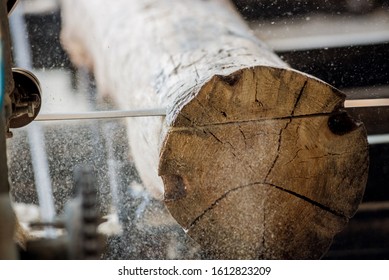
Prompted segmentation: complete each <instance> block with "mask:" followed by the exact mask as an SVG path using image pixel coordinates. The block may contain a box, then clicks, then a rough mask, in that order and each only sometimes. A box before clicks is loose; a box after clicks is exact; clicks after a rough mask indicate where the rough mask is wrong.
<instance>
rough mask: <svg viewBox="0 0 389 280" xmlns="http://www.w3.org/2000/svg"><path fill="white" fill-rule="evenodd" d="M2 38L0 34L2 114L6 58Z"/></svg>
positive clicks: (0, 110)
mask: <svg viewBox="0 0 389 280" xmlns="http://www.w3.org/2000/svg"><path fill="white" fill-rule="evenodd" d="M1 39H2V37H1V34H0V112H2V111H3V104H4V91H5V87H4V84H5V82H4V79H5V77H4V58H3V41H1Z"/></svg>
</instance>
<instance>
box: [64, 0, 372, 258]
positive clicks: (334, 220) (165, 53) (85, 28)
mask: <svg viewBox="0 0 389 280" xmlns="http://www.w3.org/2000/svg"><path fill="white" fill-rule="evenodd" d="M62 41H63V44H64V46H65V48H66V49H67V50H68V52H69V53H70V56H71V58H72V60H73V62H74V63H75V64H76V65H79V66H88V67H90V69H91V70H92V71H93V72H94V73H95V77H96V80H97V84H98V89H99V91H100V93H101V94H109V95H110V96H112V97H113V99H114V100H115V101H116V103H117V105H118V107H119V108H120V109H129V108H154V107H167V108H168V110H167V115H166V117H164V118H162V117H161V118H143V119H140V118H137V119H135V118H133V119H129V120H128V124H129V126H128V133H129V141H130V146H131V150H132V155H133V157H134V160H135V164H136V166H137V168H138V171H139V173H140V175H141V178H142V180H143V183H144V185H145V186H146V187H147V188H148V189H149V191H150V193H152V194H153V195H154V196H155V197H159V198H162V195H163V197H164V200H165V204H166V206H167V208H168V209H169V211H170V213H171V214H172V216H173V217H174V218H175V219H176V220H177V222H178V223H179V224H180V225H181V226H182V227H183V228H184V229H185V230H186V231H187V233H188V234H189V235H190V236H191V237H192V238H193V239H194V240H196V241H197V242H198V243H199V244H200V245H201V246H202V248H203V250H204V251H205V252H206V254H207V257H208V258H223V259H237V258H243V259H247V258H250V259H256V258H260V259H311V258H320V257H321V256H322V255H323V253H325V252H326V250H327V249H328V247H329V245H330V244H331V241H332V238H333V236H334V235H335V234H336V233H337V232H339V231H341V230H342V229H343V228H344V226H345V225H346V223H347V221H348V219H349V218H350V217H352V216H353V215H354V213H355V211H356V209H357V207H358V205H359V203H360V201H361V198H362V196H363V192H364V187H365V184H366V180H367V170H368V146H367V139H366V132H365V129H364V127H363V125H362V124H361V123H358V122H355V121H354V120H352V119H351V118H350V117H349V116H348V115H347V113H346V112H344V110H343V102H344V99H345V96H344V95H343V94H342V93H341V92H339V91H338V90H336V89H335V88H333V87H331V86H330V85H328V84H326V83H324V82H322V81H319V80H318V79H316V78H314V77H311V76H309V75H306V74H304V73H300V72H297V71H295V70H293V69H290V68H289V67H288V65H286V64H285V63H284V62H283V61H282V60H281V59H280V58H278V57H277V56H276V55H275V54H274V53H273V52H271V50H269V49H268V48H267V47H266V45H265V44H263V43H262V42H260V41H259V40H258V39H257V38H255V37H254V36H253V34H252V32H251V31H250V30H249V29H248V27H247V26H246V24H245V22H244V21H243V20H242V19H241V18H240V16H239V15H238V13H237V12H236V11H235V10H234V9H233V7H232V5H231V4H230V2H228V1H227V0H209V1H189V0H170V1H167V0H142V1H140V0H137V1H127V0H118V1H115V2H114V3H113V2H110V3H107V2H106V1H103V0H95V1H94V3H93V5H91V4H90V1H88V0H64V1H63V30H62ZM158 175H160V176H161V177H162V179H163V184H162V180H161V179H160V177H158Z"/></svg>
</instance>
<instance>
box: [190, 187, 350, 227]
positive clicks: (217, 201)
mask: <svg viewBox="0 0 389 280" xmlns="http://www.w3.org/2000/svg"><path fill="white" fill-rule="evenodd" d="M255 185H267V186H270V187H274V188H276V189H277V190H280V191H282V192H285V193H288V194H290V195H292V196H294V197H297V198H299V199H301V200H303V201H305V202H307V203H309V204H311V205H313V206H316V207H318V208H320V209H322V210H324V211H326V212H329V213H331V214H333V215H334V216H337V217H339V218H342V219H346V220H348V219H349V218H350V217H347V216H346V215H345V214H344V213H341V212H338V211H336V210H334V209H332V208H330V207H328V206H326V205H323V204H321V203H319V202H317V201H315V200H313V199H310V198H309V197H306V196H304V195H301V194H299V193H296V192H294V191H291V190H288V189H285V188H283V187H280V186H277V185H275V184H272V183H269V182H266V180H265V181H264V182H254V183H250V184H247V185H243V186H239V187H236V188H234V189H231V190H229V191H227V192H225V193H224V194H223V195H221V196H220V197H219V198H218V199H216V200H215V201H214V202H213V203H212V204H211V205H210V206H209V207H208V208H207V209H205V210H204V211H203V212H202V213H201V214H200V215H198V216H197V217H196V218H195V219H194V220H193V221H192V222H191V223H190V225H189V226H188V228H187V230H190V229H191V228H193V227H194V226H195V225H196V224H197V223H198V222H199V221H200V220H201V219H202V217H204V215H205V214H206V213H208V212H209V211H211V210H212V209H213V208H214V207H215V206H217V205H218V203H219V202H220V201H222V200H223V199H224V198H226V197H227V196H228V195H230V194H231V193H233V192H237V191H239V190H241V189H243V188H247V187H252V186H255Z"/></svg>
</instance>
